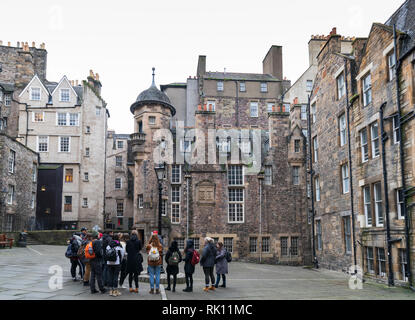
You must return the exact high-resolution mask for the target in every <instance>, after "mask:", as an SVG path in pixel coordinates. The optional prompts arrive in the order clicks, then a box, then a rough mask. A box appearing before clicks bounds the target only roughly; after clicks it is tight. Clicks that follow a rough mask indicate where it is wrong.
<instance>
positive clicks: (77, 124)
mask: <svg viewBox="0 0 415 320" xmlns="http://www.w3.org/2000/svg"><path fill="white" fill-rule="evenodd" d="M72 116H76V118H75V119H71V117H72ZM68 118H69V119H68V120H69V121H67V123H68V124H69V126H70V127H79V113H68ZM72 121H74V122H75V124H71V122H72Z"/></svg>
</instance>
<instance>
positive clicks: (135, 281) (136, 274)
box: [128, 272, 141, 289]
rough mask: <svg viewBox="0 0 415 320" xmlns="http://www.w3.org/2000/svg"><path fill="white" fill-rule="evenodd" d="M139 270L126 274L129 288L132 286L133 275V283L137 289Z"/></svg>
mask: <svg viewBox="0 0 415 320" xmlns="http://www.w3.org/2000/svg"><path fill="white" fill-rule="evenodd" d="M140 273H141V272H130V273H129V274H128V283H129V285H130V288H132V287H133V277H134V283H135V287H136V288H137V289H138V276H139V275H140Z"/></svg>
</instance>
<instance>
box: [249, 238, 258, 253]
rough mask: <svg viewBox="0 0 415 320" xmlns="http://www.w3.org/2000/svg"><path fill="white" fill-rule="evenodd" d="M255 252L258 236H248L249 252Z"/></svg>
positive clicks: (256, 250)
mask: <svg viewBox="0 0 415 320" xmlns="http://www.w3.org/2000/svg"><path fill="white" fill-rule="evenodd" d="M254 242H255V243H254ZM253 249H255V250H253ZM257 252H258V237H249V253H251V254H252V253H257Z"/></svg>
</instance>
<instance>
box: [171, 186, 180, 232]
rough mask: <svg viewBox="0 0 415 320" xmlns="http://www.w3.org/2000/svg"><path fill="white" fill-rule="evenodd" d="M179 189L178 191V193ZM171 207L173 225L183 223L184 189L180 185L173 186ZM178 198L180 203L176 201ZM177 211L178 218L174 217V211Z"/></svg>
mask: <svg viewBox="0 0 415 320" xmlns="http://www.w3.org/2000/svg"><path fill="white" fill-rule="evenodd" d="M177 189H178V191H177ZM170 192H171V206H170V216H171V223H172V224H180V222H181V216H182V215H181V198H182V195H181V192H182V188H181V186H180V185H172V186H171V190H170ZM173 193H177V194H176V195H173ZM176 197H178V200H179V201H176V200H177V199H176ZM175 210H177V213H178V217H177V216H174V215H173V211H175Z"/></svg>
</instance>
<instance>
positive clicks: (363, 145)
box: [360, 128, 369, 163]
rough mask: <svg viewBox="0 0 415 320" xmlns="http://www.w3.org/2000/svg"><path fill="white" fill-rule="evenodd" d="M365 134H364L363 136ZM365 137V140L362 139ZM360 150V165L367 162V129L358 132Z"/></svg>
mask: <svg viewBox="0 0 415 320" xmlns="http://www.w3.org/2000/svg"><path fill="white" fill-rule="evenodd" d="M363 133H365V134H363ZM364 137H365V139H363V138H364ZM360 150H361V152H362V158H361V159H362V163H366V162H368V161H369V141H368V136H367V128H364V129H362V130H361V131H360Z"/></svg>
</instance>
